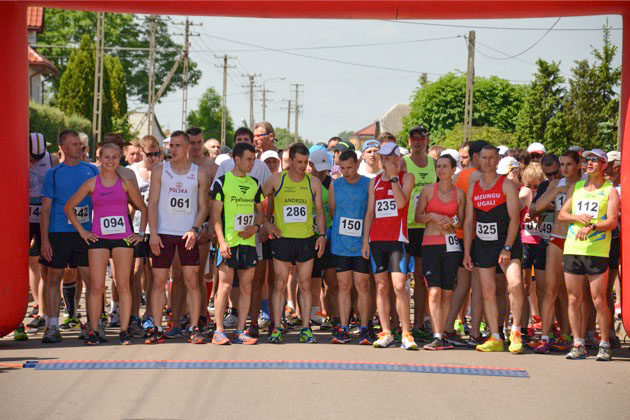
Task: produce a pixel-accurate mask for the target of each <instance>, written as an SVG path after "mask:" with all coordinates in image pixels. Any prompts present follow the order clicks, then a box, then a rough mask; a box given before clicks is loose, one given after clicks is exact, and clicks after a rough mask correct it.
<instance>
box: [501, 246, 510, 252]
mask: <svg viewBox="0 0 630 420" xmlns="http://www.w3.org/2000/svg"><path fill="white" fill-rule="evenodd" d="M511 249H512V247H511V246H509V245H505V246H504V247H503V250H504V251H507V252H510V250H511Z"/></svg>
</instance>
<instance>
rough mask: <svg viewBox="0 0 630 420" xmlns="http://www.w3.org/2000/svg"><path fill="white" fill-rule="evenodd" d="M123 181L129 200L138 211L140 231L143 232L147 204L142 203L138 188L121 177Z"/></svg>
mask: <svg viewBox="0 0 630 420" xmlns="http://www.w3.org/2000/svg"><path fill="white" fill-rule="evenodd" d="M123 183H124V184H125V189H126V190H127V196H128V197H129V200H130V201H131V202H132V203H133V205H134V207H135V208H137V209H138V211H140V232H144V231H145V230H146V228H147V206H146V204H144V200H143V199H142V195H141V194H140V190H139V189H138V187H137V186H136V185H134V184H133V183H132V182H131V181H130V180H128V179H123Z"/></svg>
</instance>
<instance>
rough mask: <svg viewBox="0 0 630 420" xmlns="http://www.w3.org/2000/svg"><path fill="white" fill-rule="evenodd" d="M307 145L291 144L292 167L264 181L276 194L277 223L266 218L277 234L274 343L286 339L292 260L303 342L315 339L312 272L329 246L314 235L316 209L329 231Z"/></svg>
mask: <svg viewBox="0 0 630 420" xmlns="http://www.w3.org/2000/svg"><path fill="white" fill-rule="evenodd" d="M308 157H309V152H308V148H307V147H306V146H305V145H304V144H302V143H295V144H293V145H292V146H291V147H290V148H289V158H290V160H291V167H290V169H289V170H285V171H282V172H280V173H279V174H273V175H272V176H271V177H270V178H269V179H268V180H267V182H266V183H265V185H264V187H263V192H264V194H265V196H270V195H271V194H273V196H274V224H272V223H271V222H270V221H269V220H267V221H266V222H265V225H266V227H267V232H271V234H272V235H273V236H274V237H275V239H273V242H272V244H271V253H272V256H273V265H274V270H275V275H276V281H275V285H274V291H273V314H272V315H273V321H274V329H273V331H272V333H271V336H270V337H269V342H271V343H276V344H278V343H281V342H282V341H283V337H282V333H281V332H280V328H281V325H282V308H283V306H284V298H285V293H286V288H287V280H288V277H289V269H290V267H291V263H296V265H297V269H296V275H297V277H298V282H299V286H300V308H301V311H302V329H301V330H300V336H299V341H300V342H301V343H316V342H317V340H316V339H315V337H313V333H312V331H311V328H310V315H311V306H312V298H313V297H312V296H311V273H312V272H313V259H314V257H315V251H316V252H317V256H318V257H321V256H322V255H323V254H324V251H325V249H326V235H325V234H322V235H320V236H319V237H317V239H315V237H314V236H313V235H314V231H313V215H312V213H313V209H315V214H316V216H315V220H316V224H317V229H318V231H319V232H326V215H325V213H324V205H323V203H322V184H321V182H320V180H319V179H318V178H315V177H312V176H311V175H310V174H307V173H306V168H307V166H308Z"/></svg>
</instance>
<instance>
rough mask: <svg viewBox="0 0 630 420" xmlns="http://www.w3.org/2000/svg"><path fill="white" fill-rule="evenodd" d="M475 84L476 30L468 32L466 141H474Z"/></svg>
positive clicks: (465, 105)
mask: <svg viewBox="0 0 630 420" xmlns="http://www.w3.org/2000/svg"><path fill="white" fill-rule="evenodd" d="M474 85H475V31H470V32H468V70H467V73H466V102H465V104H464V141H465V142H466V141H472V114H473V88H474Z"/></svg>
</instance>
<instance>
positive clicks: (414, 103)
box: [399, 73, 526, 140]
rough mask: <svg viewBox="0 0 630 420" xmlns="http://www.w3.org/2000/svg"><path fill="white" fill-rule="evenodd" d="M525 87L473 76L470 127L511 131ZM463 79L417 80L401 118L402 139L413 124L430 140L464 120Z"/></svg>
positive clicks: (437, 138) (445, 76)
mask: <svg viewBox="0 0 630 420" xmlns="http://www.w3.org/2000/svg"><path fill="white" fill-rule="evenodd" d="M525 90H526V88H525V86H522V85H516V84H511V83H510V82H509V81H507V80H504V79H501V78H498V77H496V76H492V77H489V78H484V77H476V78H475V90H474V101H473V125H474V126H490V127H498V128H499V129H501V130H504V131H508V132H513V131H514V128H515V126H516V116H517V115H518V112H519V111H520V109H521V106H522V104H523V98H524V96H525ZM465 96H466V77H465V75H456V74H454V73H448V74H446V75H444V76H442V77H440V79H438V80H437V81H435V82H427V81H424V80H420V84H419V87H418V88H417V89H416V90H415V91H414V94H413V95H412V100H411V112H410V113H409V115H407V116H406V117H405V118H403V132H401V133H399V137H401V136H402V137H405V135H404V133H405V132H407V131H408V130H409V129H410V128H411V127H413V126H414V125H418V124H422V125H424V126H425V127H426V128H427V129H429V131H430V132H431V138H432V139H433V140H441V139H442V138H444V136H445V134H446V132H448V131H449V130H451V129H453V128H454V127H455V125H456V124H457V123H461V122H463V121H464V101H465Z"/></svg>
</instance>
